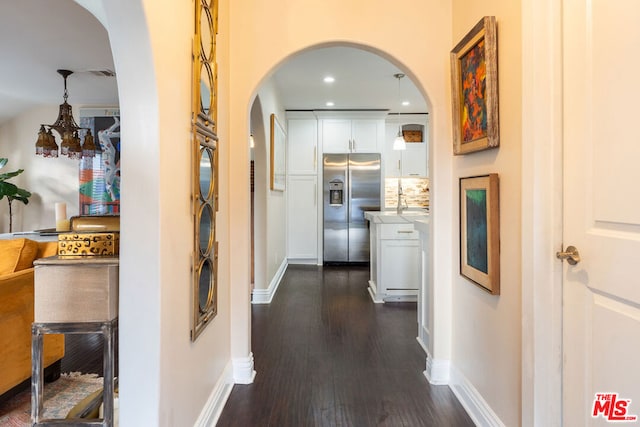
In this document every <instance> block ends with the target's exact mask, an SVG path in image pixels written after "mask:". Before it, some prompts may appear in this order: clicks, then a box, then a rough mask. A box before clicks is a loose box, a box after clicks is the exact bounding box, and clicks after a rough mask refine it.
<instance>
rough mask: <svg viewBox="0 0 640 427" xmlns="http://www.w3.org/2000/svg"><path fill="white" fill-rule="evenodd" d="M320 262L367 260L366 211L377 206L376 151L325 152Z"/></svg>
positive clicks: (377, 171)
mask: <svg viewBox="0 0 640 427" xmlns="http://www.w3.org/2000/svg"><path fill="white" fill-rule="evenodd" d="M322 164H323V174H322V176H323V179H322V181H323V204H324V209H323V211H324V262H325V263H343V262H366V261H369V228H368V227H367V221H366V220H365V219H364V213H365V212H366V211H378V210H380V192H381V185H380V180H381V177H380V154H375V153H372V154H368V153H367V154H365V153H357V154H325V155H324V156H323V159H322Z"/></svg>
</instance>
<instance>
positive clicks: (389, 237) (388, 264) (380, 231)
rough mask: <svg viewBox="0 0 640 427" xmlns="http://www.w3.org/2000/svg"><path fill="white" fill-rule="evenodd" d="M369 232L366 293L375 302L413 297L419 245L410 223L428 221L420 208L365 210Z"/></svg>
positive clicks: (417, 285)
mask: <svg viewBox="0 0 640 427" xmlns="http://www.w3.org/2000/svg"><path fill="white" fill-rule="evenodd" d="M364 216H365V219H367V220H368V221H369V224H370V227H369V233H370V239H369V242H370V277H369V294H370V295H371V298H372V299H373V301H374V302H376V303H384V302H398V301H417V298H418V295H419V290H420V286H421V282H422V279H421V274H420V271H421V268H420V263H421V249H420V248H421V246H420V239H419V232H418V231H417V229H416V228H415V227H414V224H415V223H416V222H420V225H422V224H425V223H428V218H429V216H428V213H427V212H426V211H424V210H415V211H413V210H408V211H404V212H402V213H400V214H398V213H397V212H396V211H395V210H392V211H369V212H365V215H364Z"/></svg>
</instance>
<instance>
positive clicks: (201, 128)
mask: <svg viewBox="0 0 640 427" xmlns="http://www.w3.org/2000/svg"><path fill="white" fill-rule="evenodd" d="M217 29H218V0H196V2H195V37H194V43H193V59H192V66H193V84H192V107H191V117H192V130H191V151H192V168H191V169H192V170H191V175H192V194H191V199H192V203H193V206H192V212H193V224H194V226H193V230H194V231H193V234H194V236H193V266H192V270H193V279H192V281H191V289H192V290H191V292H192V295H193V307H192V311H193V322H192V326H191V340H192V341H195V339H196V338H197V337H198V335H200V333H201V332H202V331H203V330H204V328H205V327H206V326H207V325H208V324H209V323H210V322H211V320H212V319H213V318H214V317H215V316H216V314H217V312H218V242H217V241H216V212H217V211H218V144H219V141H218V136H217V135H216V118H217V68H216V33H217Z"/></svg>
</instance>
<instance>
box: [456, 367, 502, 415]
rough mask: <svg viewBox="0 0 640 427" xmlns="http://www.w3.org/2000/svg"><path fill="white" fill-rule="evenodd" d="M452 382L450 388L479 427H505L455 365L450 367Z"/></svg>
mask: <svg viewBox="0 0 640 427" xmlns="http://www.w3.org/2000/svg"><path fill="white" fill-rule="evenodd" d="M450 373H451V381H450V383H449V388H451V390H452V391H453V394H455V395H456V397H457V398H458V400H459V401H460V404H462V406H463V407H464V409H465V411H467V414H469V417H470V418H471V420H472V421H473V423H474V424H475V425H477V426H483V427H505V425H504V423H503V422H502V420H500V418H498V416H497V415H496V413H495V412H493V409H491V407H490V406H489V404H488V403H487V402H486V401H485V400H484V399H483V398H482V395H481V394H480V393H479V392H478V390H476V388H475V387H474V386H473V384H471V382H469V380H468V379H467V378H466V377H465V376H464V375H462V373H461V372H460V371H459V370H458V369H456V367H455V366H454V365H451V367H450Z"/></svg>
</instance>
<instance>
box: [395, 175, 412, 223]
mask: <svg viewBox="0 0 640 427" xmlns="http://www.w3.org/2000/svg"><path fill="white" fill-rule="evenodd" d="M403 196H404V194H403V192H402V180H401V179H400V178H398V207H397V210H396V212H397V213H398V215H400V214H402V211H403V210H405V209H409V205H408V204H407V198H406V197H404V206H403V205H402V200H403Z"/></svg>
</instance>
